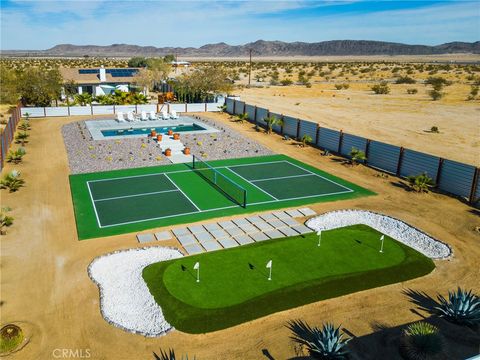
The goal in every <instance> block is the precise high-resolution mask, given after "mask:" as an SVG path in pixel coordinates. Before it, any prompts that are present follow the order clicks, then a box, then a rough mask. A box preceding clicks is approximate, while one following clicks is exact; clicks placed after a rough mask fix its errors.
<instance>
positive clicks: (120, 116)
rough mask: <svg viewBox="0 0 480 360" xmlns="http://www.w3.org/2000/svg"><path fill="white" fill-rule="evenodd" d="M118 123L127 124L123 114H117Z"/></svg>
mask: <svg viewBox="0 0 480 360" xmlns="http://www.w3.org/2000/svg"><path fill="white" fill-rule="evenodd" d="M116 120H117V122H125V118H124V117H123V112H121V111H119V112H118V113H117V119H116Z"/></svg>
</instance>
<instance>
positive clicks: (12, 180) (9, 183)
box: [0, 170, 25, 192]
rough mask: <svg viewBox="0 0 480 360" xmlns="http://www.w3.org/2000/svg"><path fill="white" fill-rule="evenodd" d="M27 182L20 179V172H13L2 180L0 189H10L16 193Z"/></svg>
mask: <svg viewBox="0 0 480 360" xmlns="http://www.w3.org/2000/svg"><path fill="white" fill-rule="evenodd" d="M23 184H25V180H23V179H22V178H21V177H20V172H19V171H17V170H12V171H10V173H8V174H7V175H5V176H4V177H3V179H2V180H0V189H8V190H9V191H10V192H15V191H17V190H18V189H20V188H21V187H22V186H23Z"/></svg>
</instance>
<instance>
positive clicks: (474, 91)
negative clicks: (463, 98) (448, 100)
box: [467, 85, 479, 100]
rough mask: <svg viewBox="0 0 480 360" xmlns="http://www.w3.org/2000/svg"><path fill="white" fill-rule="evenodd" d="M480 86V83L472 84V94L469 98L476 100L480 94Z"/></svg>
mask: <svg viewBox="0 0 480 360" xmlns="http://www.w3.org/2000/svg"><path fill="white" fill-rule="evenodd" d="M478 91H479V86H478V85H471V86H470V94H469V95H468V98H467V100H475V98H476V97H477V95H478Z"/></svg>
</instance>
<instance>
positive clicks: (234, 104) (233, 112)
mask: <svg viewBox="0 0 480 360" xmlns="http://www.w3.org/2000/svg"><path fill="white" fill-rule="evenodd" d="M232 101H233V108H232V114H231V115H235V108H236V105H237V100H233V99H232Z"/></svg>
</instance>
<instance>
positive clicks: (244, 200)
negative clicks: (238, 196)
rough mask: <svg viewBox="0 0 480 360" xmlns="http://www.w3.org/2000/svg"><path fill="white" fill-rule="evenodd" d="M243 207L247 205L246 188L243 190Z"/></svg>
mask: <svg viewBox="0 0 480 360" xmlns="http://www.w3.org/2000/svg"><path fill="white" fill-rule="evenodd" d="M243 207H244V208H246V207H247V190H244V191H243Z"/></svg>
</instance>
